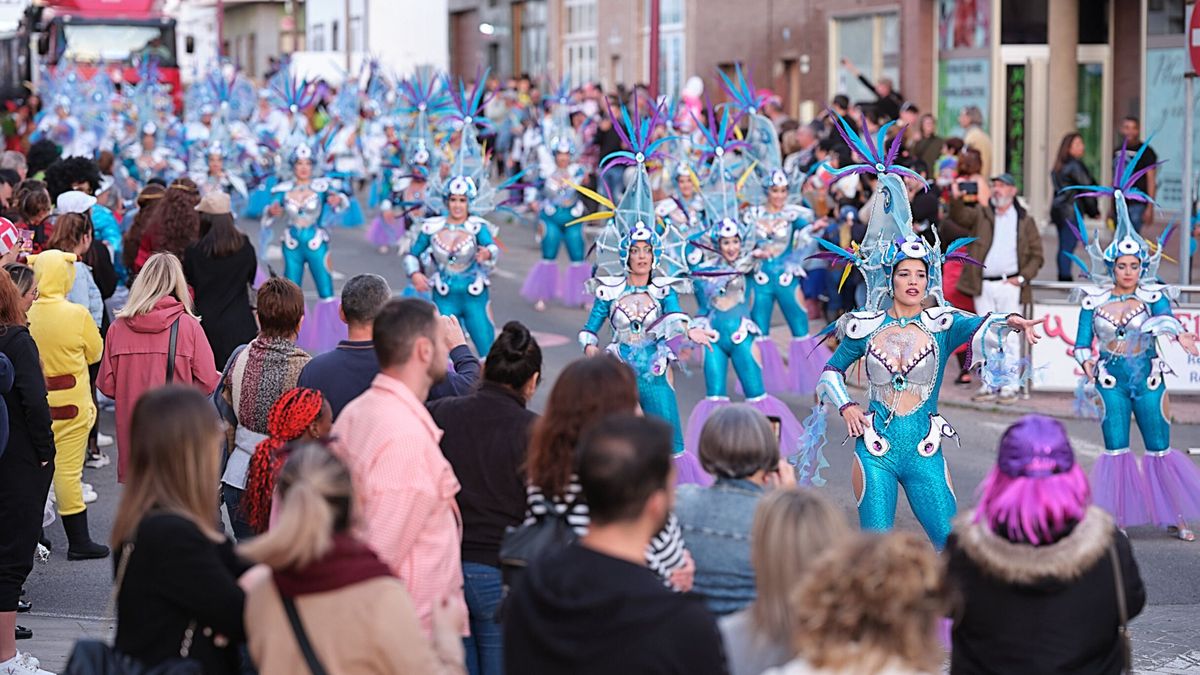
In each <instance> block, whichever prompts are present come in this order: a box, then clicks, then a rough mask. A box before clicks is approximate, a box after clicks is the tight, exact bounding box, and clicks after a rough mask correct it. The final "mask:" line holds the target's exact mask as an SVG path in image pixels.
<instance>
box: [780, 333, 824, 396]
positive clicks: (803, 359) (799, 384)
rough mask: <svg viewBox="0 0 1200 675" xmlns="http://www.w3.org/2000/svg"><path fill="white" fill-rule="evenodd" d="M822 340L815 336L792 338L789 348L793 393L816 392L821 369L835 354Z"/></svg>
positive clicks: (789, 386)
mask: <svg viewBox="0 0 1200 675" xmlns="http://www.w3.org/2000/svg"><path fill="white" fill-rule="evenodd" d="M821 340H822V338H819V337H815V336H811V337H806V338H795V339H793V340H792V345H791V348H790V349H789V350H788V389H789V390H790V391H792V392H793V393H796V394H803V395H805V396H811V395H812V394H813V393H814V392H816V390H817V380H818V379H820V377H821V371H823V370H825V364H826V363H829V357H830V356H832V355H833V353H832V352H830V351H829V347H826V346H825V345H824V344H822V343H821Z"/></svg>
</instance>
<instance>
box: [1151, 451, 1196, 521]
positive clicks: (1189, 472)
mask: <svg viewBox="0 0 1200 675" xmlns="http://www.w3.org/2000/svg"><path fill="white" fill-rule="evenodd" d="M1142 468H1143V469H1145V472H1146V486H1147V488H1149V494H1150V503H1151V507H1152V508H1153V510H1154V524H1155V525H1162V526H1167V525H1179V524H1180V523H1179V521H1180V520H1183V521H1185V522H1195V521H1196V520H1198V519H1200V468H1197V467H1196V463H1195V462H1194V461H1192V459H1191V458H1190V457H1188V456H1187V455H1185V454H1183V453H1182V452H1179V451H1178V450H1167V452H1166V453H1165V454H1161V455H1158V454H1152V453H1149V452H1147V453H1146V456H1145V457H1144V458H1143V459H1142Z"/></svg>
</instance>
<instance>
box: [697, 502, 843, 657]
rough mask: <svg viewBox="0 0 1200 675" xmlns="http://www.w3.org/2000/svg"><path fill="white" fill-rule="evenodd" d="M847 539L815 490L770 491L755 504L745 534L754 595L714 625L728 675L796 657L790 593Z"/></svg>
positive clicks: (839, 517) (836, 513)
mask: <svg viewBox="0 0 1200 675" xmlns="http://www.w3.org/2000/svg"><path fill="white" fill-rule="evenodd" d="M850 533H851V529H850V525H849V524H848V523H847V522H846V516H845V514H844V513H842V512H841V511H840V510H839V509H838V508H837V507H836V506H835V505H834V504H833V503H832V502H830V501H829V500H827V499H826V498H825V497H823V496H821V493H820V492H817V491H815V490H807V489H803V490H802V489H796V488H787V489H781V490H775V491H773V492H771V493H770V494H768V495H766V496H764V497H763V498H762V499H761V500H760V501H759V503H758V508H757V510H756V511H755V514H754V526H753V528H752V529H751V530H750V546H751V549H750V562H751V563H752V564H753V565H754V574H755V581H756V584H757V594H758V595H757V598H755V600H754V602H753V603H752V604H751V605H750V606H749V607H747V608H745V609H743V610H741V611H740V612H737V613H735V614H731V615H729V616H726V617H723V618H722V619H721V620H720V622H719V625H720V628H721V637H722V639H723V640H724V642H725V651H726V653H727V656H728V657H729V672H730V673H732V675H759V673H761V672H763V671H764V670H766V669H768V668H773V667H775V666H781V665H783V664H785V663H787V662H788V661H790V660H791V659H792V658H793V657H794V656H795V655H796V649H795V647H794V646H793V645H792V642H793V640H792V636H793V635H795V632H796V618H795V615H794V612H793V611H792V606H791V596H792V592H793V591H794V590H795V589H796V588H798V587H799V586H800V582H801V581H802V580H803V579H804V575H805V574H807V572H808V570H809V568H810V567H811V566H812V563H813V561H814V560H816V558H817V557H818V556H819V555H820V554H821V553H823V552H824V551H825V550H827V549H829V548H831V547H833V546H836V545H838V544H839V543H841V542H842V541H843V540H845V539H846V538H847V537H849V536H850Z"/></svg>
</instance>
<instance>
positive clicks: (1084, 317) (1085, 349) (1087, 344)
mask: <svg viewBox="0 0 1200 675" xmlns="http://www.w3.org/2000/svg"><path fill="white" fill-rule="evenodd" d="M1152 309H1153V308H1152ZM1167 311H1168V312H1170V311H1171V310H1170V307H1168V308H1167ZM1095 316H1096V310H1094V309H1081V310H1079V329H1078V330H1077V331H1076V332H1075V350H1074V356H1075V360H1076V361H1077V362H1079V363H1083V362H1084V361H1089V360H1091V359H1092V358H1093V357H1094V356H1095V353H1094V352H1093V351H1092V342H1093V341H1095V339H1096V330H1095V326H1094V323H1093V320H1094V319H1095Z"/></svg>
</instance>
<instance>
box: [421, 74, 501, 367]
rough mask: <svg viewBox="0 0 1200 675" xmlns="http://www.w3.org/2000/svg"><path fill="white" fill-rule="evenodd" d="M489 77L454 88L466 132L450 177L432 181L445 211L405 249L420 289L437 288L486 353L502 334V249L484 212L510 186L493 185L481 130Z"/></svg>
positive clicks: (436, 201) (446, 310)
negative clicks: (494, 304)
mask: <svg viewBox="0 0 1200 675" xmlns="http://www.w3.org/2000/svg"><path fill="white" fill-rule="evenodd" d="M485 80H486V76H485V77H481V78H479V81H478V82H476V83H475V86H474V89H473V90H472V91H471V92H470V93H469V94H468V92H467V91H466V87H465V85H464V84H463V83H462V82H461V81H460V82H459V85H458V90H457V92H452V97H453V99H454V103H455V108H456V109H455V111H454V112H452V113H451V114H450V118H451V119H453V120H454V121H455V123H456V125H461V126H460V129H459V135H460V136H461V138H460V141H459V144H458V149H457V153H456V156H455V159H454V163H453V167H452V168H451V169H450V170H449V171H448V172H447V177H446V178H445V179H442V178H441V177H440V176H438V177H437V178H435V179H434V180H433V181H431V182H433V185H432V187H431V189H430V191H429V196H430V208H431V209H433V210H435V211H438V212H443V213H445V215H444V216H437V217H432V218H426V219H425V221H424V222H423V223H421V226H420V229H419V230H418V232H417V235H416V238H415V240H414V241H413V243H412V246H411V247H410V248H408V249H407V250H406V251H404V252H403V253H404V271H405V273H406V274H407V275H408V277H409V280H410V281H411V282H412V286H413V287H414V288H415V289H416V291H417V292H419V293H426V292H429V291H430V290H432V291H433V301H434V304H436V305H437V307H438V311H440V312H441V313H442V314H446V315H453V316H456V317H458V320H459V321H460V322H461V323H462V326H463V328H465V329H466V331H467V334H468V335H470V336H471V342H472V343H474V345H475V350H476V351H477V352H478V353H480V354H487V353H488V351H489V350H490V349H491V348H492V341H493V340H494V339H495V337H496V329H495V327H494V325H493V324H492V317H491V306H490V299H489V293H488V287H489V285H490V283H491V280H490V276H491V272H492V269H494V268H495V266H496V259H497V257H498V255H499V253H500V247H499V246H498V245H497V243H496V239H495V232H496V226H495V225H493V224H492V223H491V222H489V221H488V220H486V219H485V218H483V217H482V216H481V214H485V213H489V212H491V211H492V210H493V208H494V206H495V199H496V194H497V192H500V191H502V190H504V189H505V188H506V185H503V184H502V185H500V186H498V187H493V186H492V185H491V183H490V181H489V180H488V173H489V170H490V167H489V165H488V161H487V158H486V157H485V156H484V153H483V148H482V147H481V146H480V145H479V139H478V136H477V129H476V125H486V118H483V117H481V115H482V105H483V96H484V82H485ZM438 173H439V174H440V171H439V172H438ZM510 180H512V179H510ZM426 251H429V252H431V253H432V254H433V265H434V270H433V274H432V275H426V274H425V273H424V272H423V271H422V268H421V262H420V258H421V256H422V255H423V254H424V253H425V252H426Z"/></svg>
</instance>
